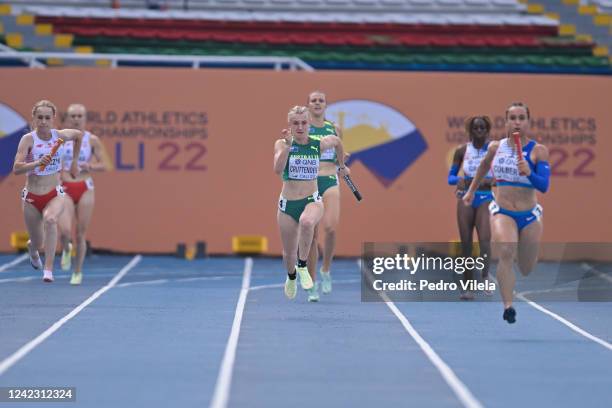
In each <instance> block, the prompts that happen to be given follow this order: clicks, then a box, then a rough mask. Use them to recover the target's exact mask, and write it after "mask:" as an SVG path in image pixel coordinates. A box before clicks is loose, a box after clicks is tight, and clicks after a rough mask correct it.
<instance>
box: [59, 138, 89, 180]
mask: <svg viewBox="0 0 612 408" xmlns="http://www.w3.org/2000/svg"><path fill="white" fill-rule="evenodd" d="M90 136H91V134H90V133H89V132H85V133H83V141H82V142H81V151H80V152H79V167H80V166H81V164H83V163H88V162H89V160H91V153H92V148H91V138H90ZM73 146H74V143H73V142H72V140H70V141H68V142H66V143H64V156H63V162H64V165H63V167H64V170H66V171H68V170H70V166H71V165H72V151H73Z"/></svg>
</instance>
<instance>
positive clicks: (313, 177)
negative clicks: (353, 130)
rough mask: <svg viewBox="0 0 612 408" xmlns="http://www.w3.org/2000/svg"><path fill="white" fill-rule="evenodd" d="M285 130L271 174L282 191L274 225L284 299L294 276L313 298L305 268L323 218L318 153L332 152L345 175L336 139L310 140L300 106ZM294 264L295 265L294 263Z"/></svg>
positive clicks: (290, 293) (276, 147)
mask: <svg viewBox="0 0 612 408" xmlns="http://www.w3.org/2000/svg"><path fill="white" fill-rule="evenodd" d="M288 122H289V128H288V129H283V131H282V138H280V139H278V140H277V141H276V143H275V144H274V172H275V173H276V174H278V175H281V176H282V179H283V188H282V191H281V195H280V198H279V202H278V212H277V221H278V226H279V228H280V234H281V240H282V243H283V262H284V264H285V267H286V268H287V278H286V281H285V295H286V296H287V297H288V298H289V299H293V298H294V297H295V295H296V290H297V289H296V282H295V280H296V275H299V277H300V283H301V285H302V288H304V289H306V290H308V291H309V301H316V300H318V295H317V296H314V293H313V292H314V284H313V282H312V278H311V277H310V274H309V273H308V268H307V267H306V259H307V257H308V253H309V251H310V245H311V243H312V237H313V234H314V229H315V226H316V225H317V223H318V222H319V220H320V219H321V217H322V216H323V202H322V200H321V196H320V195H319V191H318V187H317V176H318V173H319V158H320V156H321V151H323V150H326V149H330V148H335V150H336V154H337V156H338V158H339V159H338V162H339V163H338V165H339V167H340V168H339V172H340V174H341V175H345V174H349V169H348V168H346V167H345V166H344V159H343V157H344V149H343V147H342V142H341V141H340V139H339V138H338V137H336V136H329V137H326V138H323V139H319V138H314V137H310V136H309V135H308V130H309V126H310V115H309V113H308V108H306V107H304V106H295V107H293V108H292V109H291V110H290V111H289V114H288ZM296 260H297V263H296Z"/></svg>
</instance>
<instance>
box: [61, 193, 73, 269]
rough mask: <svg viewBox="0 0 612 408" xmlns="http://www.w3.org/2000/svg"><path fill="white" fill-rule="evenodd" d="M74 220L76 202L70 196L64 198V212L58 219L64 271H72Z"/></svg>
mask: <svg viewBox="0 0 612 408" xmlns="http://www.w3.org/2000/svg"><path fill="white" fill-rule="evenodd" d="M73 219H74V202H73V201H72V198H70V197H69V196H68V195H66V197H65V198H64V211H62V213H61V215H60V216H59V219H58V229H59V234H60V242H61V245H62V262H61V267H62V270H65V271H67V270H69V269H70V261H71V257H72V254H71V252H72V245H71V244H70V237H71V236H72V220H73Z"/></svg>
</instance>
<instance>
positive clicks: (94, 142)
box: [87, 135, 113, 171]
mask: <svg viewBox="0 0 612 408" xmlns="http://www.w3.org/2000/svg"><path fill="white" fill-rule="evenodd" d="M89 140H90V143H91V147H92V149H91V152H92V154H93V156H94V157H95V158H96V161H95V163H89V164H88V166H87V170H89V171H107V170H113V162H112V161H111V160H110V158H109V157H108V154H107V153H106V149H105V148H104V144H102V142H101V141H100V138H99V137H98V136H96V135H90V136H89Z"/></svg>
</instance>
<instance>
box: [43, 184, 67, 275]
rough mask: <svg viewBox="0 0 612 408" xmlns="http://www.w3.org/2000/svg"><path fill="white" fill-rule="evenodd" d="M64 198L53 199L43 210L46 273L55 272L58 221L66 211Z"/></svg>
mask: <svg viewBox="0 0 612 408" xmlns="http://www.w3.org/2000/svg"><path fill="white" fill-rule="evenodd" d="M64 199H65V198H64V197H61V196H57V197H55V198H53V199H52V200H51V201H49V203H48V204H47V206H46V207H45V209H44V210H43V214H42V215H43V225H44V227H43V228H44V242H45V271H50V272H52V271H53V261H54V260H55V249H56V248H57V220H58V219H59V216H60V215H61V213H62V211H63V210H64Z"/></svg>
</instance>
